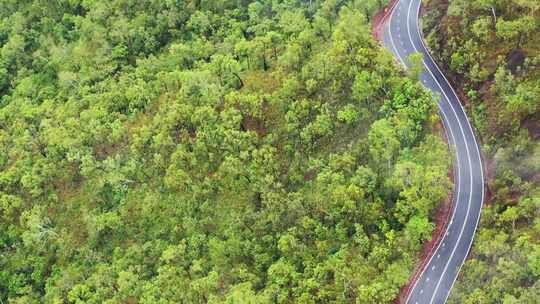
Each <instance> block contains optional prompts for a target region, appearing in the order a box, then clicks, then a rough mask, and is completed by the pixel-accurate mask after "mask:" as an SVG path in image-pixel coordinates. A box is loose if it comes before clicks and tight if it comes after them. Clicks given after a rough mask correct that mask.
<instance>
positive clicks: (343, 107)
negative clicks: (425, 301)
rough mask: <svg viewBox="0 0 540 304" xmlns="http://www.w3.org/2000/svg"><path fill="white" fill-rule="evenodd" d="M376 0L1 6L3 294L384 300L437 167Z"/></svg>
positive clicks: (405, 271)
mask: <svg viewBox="0 0 540 304" xmlns="http://www.w3.org/2000/svg"><path fill="white" fill-rule="evenodd" d="M382 3H383V1H375V2H374V1H370V2H366V3H365V4H366V5H363V4H364V3H363V2H362V1H332V0H328V1H315V0H313V1H270V0H268V1H266V0H264V1H229V0H222V1H78V0H70V1H37V0H36V1H10V0H6V1H0V7H1V8H2V9H1V10H0V48H1V49H0V54H1V55H0V92H1V94H2V99H1V102H0V218H1V220H0V302H1V303H245V304H251V303H354V302H357V303H392V302H393V300H394V298H395V297H396V295H397V293H398V291H399V288H400V287H401V286H402V285H403V284H404V283H405V282H406V280H407V278H408V276H409V275H410V273H411V271H412V269H413V268H414V266H415V264H416V262H417V261H416V258H415V257H416V256H417V253H418V250H419V248H420V245H421V243H422V242H423V241H425V240H427V239H429V237H430V232H431V230H432V229H433V224H432V223H431V218H430V216H431V215H432V213H433V209H434V208H435V207H436V206H437V204H438V203H439V202H440V201H442V200H443V198H445V197H446V196H447V195H448V188H449V181H448V178H447V172H448V167H449V164H448V159H449V157H448V153H447V147H446V146H445V145H444V143H443V142H442V141H441V140H440V138H439V137H436V136H435V135H433V134H431V133H435V127H434V124H433V120H432V117H433V116H434V115H435V108H436V107H435V103H434V102H433V99H432V98H431V96H430V95H429V94H428V93H427V92H425V91H423V90H422V88H421V85H420V84H419V83H418V82H417V81H415V80H412V79H409V78H406V77H405V76H404V74H403V72H402V71H399V70H398V69H397V68H396V67H395V66H394V63H393V59H392V57H391V56H390V54H388V53H387V52H385V51H383V49H382V48H381V47H380V46H379V45H378V44H377V43H376V42H375V41H374V40H373V39H372V38H371V34H370V25H369V24H368V23H367V16H368V15H371V14H372V13H373V10H374V9H376V8H378V7H380V6H381V4H382ZM529 263H530V264H531V265H532V266H531V269H533V268H534V269H537V268H538V267H537V266H538V261H537V260H535V259H531V260H530V261H529ZM535 267H536V268H535Z"/></svg>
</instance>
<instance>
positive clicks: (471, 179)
mask: <svg viewBox="0 0 540 304" xmlns="http://www.w3.org/2000/svg"><path fill="white" fill-rule="evenodd" d="M412 4H413V1H412V0H411V1H410V2H409V9H408V10H407V33H408V35H409V40H410V41H411V44H412V46H413V48H414V50H415V51H417V52H419V50H418V48H417V47H416V45H415V44H414V41H413V40H412V35H411V26H410V25H411V23H410V20H411V19H410V14H411V8H412ZM426 52H428V50H427V49H426ZM424 65H425V66H426V70H428V71H429V72H430V73H431V75H432V77H433V78H434V79H435V81H436V82H437V84H438V86H439V88H440V89H441V92H443V94H444V96H445V97H446V100H447V101H448V104H450V107H451V108H452V111H453V112H454V115H455V116H456V119H457V122H458V124H459V129H460V130H461V135H463V142H464V143H465V149H466V150H467V159H468V161H469V177H470V191H469V203H468V204H467V213H466V214H465V220H464V221H463V225H462V226H461V230H460V232H459V235H458V239H457V240H456V243H455V245H454V247H453V248H452V252H451V253H450V257H449V258H448V261H446V264H445V266H444V268H443V271H442V274H441V276H440V277H439V280H438V281H437V285H436V286H435V290H434V291H433V293H432V295H431V299H430V301H429V304H432V303H433V301H434V300H435V295H437V292H438V290H439V287H440V285H441V282H442V281H443V278H444V276H445V275H446V272H447V270H448V266H449V265H450V262H451V261H452V260H453V259H454V256H455V254H456V250H457V248H458V247H459V242H460V240H461V238H462V237H463V232H464V231H465V227H466V226H467V221H468V219H469V213H470V210H471V202H472V190H473V174H472V161H471V155H470V151H469V145H468V144H467V137H466V136H465V132H464V131H463V126H462V125H461V121H460V120H459V117H458V115H457V112H456V110H455V108H454V105H453V104H452V102H451V101H450V98H448V96H447V95H446V92H445V91H444V89H443V88H442V85H441V84H440V83H439V81H438V80H437V78H435V75H433V74H432V72H431V70H430V69H429V68H428V66H427V64H426V62H425V61H424ZM456 150H457V149H456ZM430 262H431V260H430ZM428 265H429V263H428Z"/></svg>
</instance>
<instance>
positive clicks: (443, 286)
mask: <svg viewBox="0 0 540 304" xmlns="http://www.w3.org/2000/svg"><path fill="white" fill-rule="evenodd" d="M420 6H421V0H398V2H397V4H396V5H395V6H394V7H393V9H392V11H391V12H390V16H389V18H388V19H387V21H386V25H385V27H384V34H383V43H384V45H385V47H386V48H388V49H389V50H390V51H391V52H392V53H393V54H394V55H395V56H396V57H397V59H398V60H399V61H400V62H401V63H402V64H403V65H404V66H405V67H409V66H410V63H409V60H408V58H409V55H410V54H413V53H415V52H419V53H421V54H422V55H423V58H424V68H425V69H424V72H423V73H422V74H421V75H420V80H421V81H422V83H423V84H424V86H425V87H427V88H428V89H429V90H431V91H432V92H434V93H435V95H436V96H438V97H437V98H438V105H439V112H440V113H441V118H442V121H443V124H444V127H445V130H446V133H447V135H448V141H449V144H450V146H451V148H452V149H453V150H455V161H454V171H455V179H454V180H455V185H456V186H455V189H454V202H453V211H452V217H451V219H450V221H449V222H448V225H447V228H446V231H445V233H444V235H443V237H442V238H441V240H440V242H439V243H438V244H437V247H436V248H435V250H434V251H433V252H432V255H431V257H430V259H429V261H428V263H427V264H426V265H425V266H424V268H423V269H422V271H421V273H420V275H419V276H418V278H417V280H416V281H415V282H414V285H413V287H412V289H411V290H410V291H409V294H407V302H406V303H407V304H409V303H410V304H432V303H437V304H439V303H445V302H446V300H447V298H448V296H449V294H450V290H451V289H452V286H453V285H454V282H455V280H456V278H457V275H458V273H459V270H460V268H461V266H462V265H463V262H464V261H465V259H466V257H467V254H468V252H469V250H470V248H471V245H472V242H473V238H474V233H475V231H476V228H477V226H478V221H479V219H480V211H481V209H482V203H483V200H484V176H483V171H482V160H481V157H480V149H479V146H478V143H477V142H476V139H475V135H474V132H473V130H472V127H471V124H470V122H469V120H468V118H467V115H466V113H465V111H464V109H463V107H462V105H461V103H460V101H459V98H458V96H457V94H456V92H455V91H454V89H453V88H452V86H451V85H450V83H449V82H448V80H447V79H446V77H445V76H444V74H443V73H442V71H441V69H440V68H439V67H438V66H437V64H436V63H435V61H434V60H433V58H432V57H431V55H430V54H429V51H428V50H427V47H426V46H425V44H424V41H423V38H422V34H421V31H420V28H419V23H418V22H419V18H420Z"/></svg>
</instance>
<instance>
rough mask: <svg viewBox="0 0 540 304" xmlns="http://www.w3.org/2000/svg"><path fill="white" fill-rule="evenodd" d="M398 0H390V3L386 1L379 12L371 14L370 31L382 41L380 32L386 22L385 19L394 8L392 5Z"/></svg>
mask: <svg viewBox="0 0 540 304" xmlns="http://www.w3.org/2000/svg"><path fill="white" fill-rule="evenodd" d="M398 2H399V0H392V1H390V3H388V5H387V6H385V7H384V8H383V9H382V10H381V11H380V12H378V13H377V14H375V16H373V21H372V22H371V32H372V33H373V36H374V37H375V39H377V40H379V41H382V38H383V37H382V33H383V29H384V25H385V24H386V21H387V20H388V18H389V17H390V13H391V12H392V9H394V6H396V4H397V3H398Z"/></svg>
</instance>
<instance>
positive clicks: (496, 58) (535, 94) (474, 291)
mask: <svg viewBox="0 0 540 304" xmlns="http://www.w3.org/2000/svg"><path fill="white" fill-rule="evenodd" d="M426 3H427V4H428V6H427V8H428V9H427V14H426V17H425V18H424V28H425V30H426V33H427V34H428V37H429V38H428V40H429V42H430V45H431V48H432V50H434V52H435V54H436V55H437V56H438V57H439V62H441V63H443V64H444V65H445V66H446V69H447V71H448V72H449V75H452V76H453V78H454V80H455V83H457V84H458V87H459V88H460V91H461V93H462V96H463V97H466V98H467V100H468V104H467V108H468V110H469V113H470V114H471V115H470V116H471V117H472V121H473V123H474V125H475V127H476V129H477V130H478V131H479V135H480V137H481V139H482V141H483V150H484V152H485V153H486V155H485V156H486V157H485V165H486V168H487V170H488V177H489V184H488V199H489V200H488V202H486V203H487V208H484V210H483V211H482V218H481V223H480V231H479V233H478V236H477V237H476V241H475V244H474V246H473V250H472V256H471V258H470V259H469V260H468V261H467V263H466V264H465V267H464V274H463V276H462V277H460V279H459V280H458V283H457V284H456V288H455V289H454V291H453V293H452V296H451V297H450V301H449V302H450V303H479V304H480V303H526V304H529V303H531V304H533V303H539V301H540V188H539V185H540V174H539V172H540V35H538V33H539V31H540V2H538V1H537V0H488V1H486V0H450V1H445V0H431V1H426ZM464 100H465V99H464Z"/></svg>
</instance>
